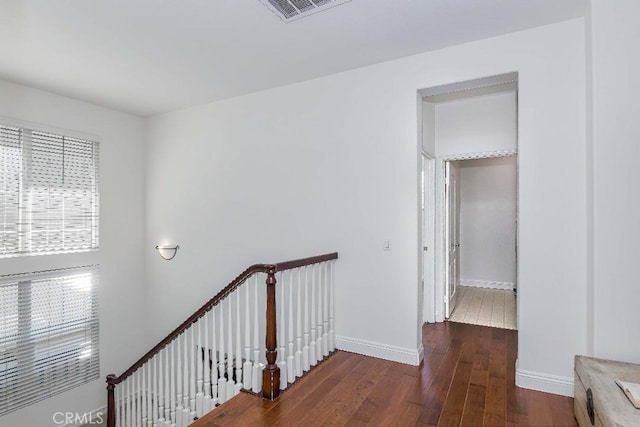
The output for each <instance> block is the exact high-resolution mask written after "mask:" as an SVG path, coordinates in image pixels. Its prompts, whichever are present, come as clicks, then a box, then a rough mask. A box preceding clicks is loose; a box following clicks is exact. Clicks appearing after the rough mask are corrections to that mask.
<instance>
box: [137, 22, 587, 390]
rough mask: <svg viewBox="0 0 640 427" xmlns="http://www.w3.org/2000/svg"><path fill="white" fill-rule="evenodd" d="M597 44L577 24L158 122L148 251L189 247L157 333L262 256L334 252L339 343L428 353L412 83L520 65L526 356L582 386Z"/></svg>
mask: <svg viewBox="0 0 640 427" xmlns="http://www.w3.org/2000/svg"><path fill="white" fill-rule="evenodd" d="M584 45H585V44H584V22H583V20H582V19H578V20H572V21H568V22H564V23H559V24H554V25H550V26H546V27H540V28H537V29H533V30H528V31H524V32H519V33H513V34H509V35H504V36H500V37H496V38H492V39H487V40H483V41H478V42H474V43H469V44H465V45H460V46H457V47H452V48H447V49H443V50H438V51H434V52H430V53H425V54H421V55H416V56H411V57H407V58H402V59H398V60H395V61H391V62H386V63H382V64H378V65H374V66H370V67H365V68H361V69H357V70H353V71H349V72H345V73H341V74H336V75H332V76H328V77H324V78H321V79H317V80H312V81H307V82H303V83H299V84H295V85H290V86H286V87H281V88H276V89H272V90H268V91H263V92H259V93H255V94H251V95H247V96H243V97H239V98H235V99H231V100H227V101H223V102H219V103H212V104H207V105H203V106H199V107H194V108H190V109H186V110H182V111H178V112H174V113H171V114H165V115H162V116H158V117H154V118H152V119H150V120H149V121H148V128H147V130H148V156H147V167H146V170H147V236H148V240H147V242H146V247H152V246H153V245H155V244H157V243H158V242H162V241H163V240H170V241H174V242H176V243H178V244H180V246H181V251H180V253H179V254H178V256H177V257H176V258H175V260H174V261H172V262H165V261H163V260H161V259H159V257H158V256H157V255H155V254H149V256H148V257H147V267H148V281H147V284H148V285H147V286H148V287H147V296H148V298H149V302H150V306H149V311H150V318H149V320H150V322H149V325H150V330H149V334H148V336H149V340H150V341H153V340H155V339H157V338H159V337H160V336H162V335H164V334H165V333H167V332H168V331H169V330H170V329H171V328H172V327H174V326H175V325H177V324H178V322H180V321H182V320H183V319H184V318H185V316H186V315H188V314H189V313H190V312H192V311H193V310H194V309H195V308H196V307H198V306H199V305H200V304H201V303H202V302H203V301H204V300H205V298H209V297H210V296H211V295H213V294H214V293H215V292H216V291H218V290H219V289H221V288H222V287H223V286H224V285H225V284H226V283H228V282H229V281H230V280H231V279H232V278H233V277H234V276H235V275H236V274H237V273H238V272H240V271H241V270H242V269H243V268H244V267H246V266H247V265H249V264H251V263H253V262H262V261H277V260H281V259H287V258H293V257H298V256H302V255H310V254H316V253H322V252H327V251H331V250H337V251H339V252H340V257H341V258H340V260H339V262H338V267H337V271H336V279H337V282H338V283H337V285H338V289H337V294H336V301H337V312H336V321H337V333H338V335H340V336H342V337H348V338H356V339H360V340H364V341H366V343H368V344H369V345H370V346H369V347H366V346H364V347H362V346H361V347H360V349H366V351H368V352H369V353H370V354H380V353H383V354H385V355H386V356H387V357H391V358H395V359H397V360H400V359H403V360H409V359H412V358H414V357H415V355H416V352H417V350H418V349H419V347H420V342H419V333H418V325H419V324H420V323H421V320H422V316H421V313H419V309H418V305H419V304H418V298H417V296H418V289H419V277H418V251H417V248H419V241H418V240H417V239H418V238H419V234H418V221H419V215H418V212H419V209H418V207H419V205H418V202H419V199H418V195H419V191H418V188H417V185H418V183H419V178H418V173H419V168H418V164H419V162H418V161H417V156H418V153H419V151H420V142H419V139H418V138H417V137H416V130H417V129H418V123H417V120H418V115H417V114H416V92H417V90H419V89H421V88H426V87H431V86H435V85H442V84H447V83H452V82H456V81H463V80H469V79H474V78H479V77H484V76H490V75H497V74H504V73H508V72H513V71H518V72H519V107H520V115H519V124H520V126H519V129H520V134H519V137H520V141H519V142H520V143H519V153H520V190H521V192H520V208H521V211H520V224H521V227H520V249H521V254H522V261H521V264H520V267H521V270H520V273H521V276H520V280H519V296H520V297H521V299H522V301H521V306H520V319H519V322H518V324H519V325H520V327H521V328H520V340H519V366H520V369H521V371H522V370H526V371H529V372H536V373H540V374H541V375H543V376H544V375H546V376H548V375H556V376H560V377H562V378H563V381H564V380H566V381H565V383H563V384H564V385H565V386H567V385H570V381H571V379H570V378H571V376H572V364H573V359H572V358H573V355H574V354H575V353H580V352H582V351H584V348H585V341H586V338H585V336H586V330H585V319H586V310H585V307H584V305H583V304H576V301H584V300H585V299H586V296H585V286H584V283H585V271H586V266H585V252H584V251H576V250H575V248H576V247H584V244H585V233H584V230H585V228H586V222H585V214H584V212H585V156H586V154H585V147H584V139H585V135H584V134H585V119H584V115H585V90H584V88H585V67H584V63H585V53H584ZM541 171H544V172H545V173H541ZM558 206H562V209H559V208H558ZM385 239H390V240H391V247H392V250H391V251H388V252H383V251H382V242H383V240H385ZM567 241H571V242H572V244H571V245H567V244H566V242H567ZM548 295H553V298H549V297H548ZM541 313H544V314H545V315H544V316H542V315H541ZM375 343H382V344H384V345H385V346H386V347H385V348H382V347H380V346H377V347H376V344H375ZM413 360H415V359H413ZM529 386H532V385H531V384H529ZM544 386H545V387H546V386H548V387H550V388H552V387H553V385H549V384H546V383H545V384H544Z"/></svg>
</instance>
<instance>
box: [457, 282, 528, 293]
mask: <svg viewBox="0 0 640 427" xmlns="http://www.w3.org/2000/svg"><path fill="white" fill-rule="evenodd" d="M460 286H471V287H474V288H489V289H506V290H510V291H512V290H514V289H515V287H516V284H515V283H513V282H498V281H495V280H474V279H460Z"/></svg>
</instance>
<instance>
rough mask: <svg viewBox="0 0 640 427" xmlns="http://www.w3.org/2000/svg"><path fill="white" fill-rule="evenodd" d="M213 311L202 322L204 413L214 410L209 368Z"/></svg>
mask: <svg viewBox="0 0 640 427" xmlns="http://www.w3.org/2000/svg"><path fill="white" fill-rule="evenodd" d="M210 315H211V311H209V312H207V313H206V314H205V315H204V317H203V318H202V319H200V320H202V323H203V324H204V325H203V326H204V348H203V349H202V366H203V368H204V399H203V407H204V412H205V413H208V412H209V411H211V410H212V409H213V407H212V406H211V369H210V366H209V363H210V360H209V348H210V347H209V316H210Z"/></svg>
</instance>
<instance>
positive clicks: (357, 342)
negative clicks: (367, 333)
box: [336, 335, 424, 366]
mask: <svg viewBox="0 0 640 427" xmlns="http://www.w3.org/2000/svg"><path fill="white" fill-rule="evenodd" d="M336 348H338V350H344V351H348V352H351V353H357V354H362V355H364V356H371V357H377V358H378V359H385V360H391V361H392V362H399V363H404V364H407V365H413V366H418V365H420V362H422V359H423V358H424V347H423V345H422V344H420V347H419V348H417V349H414V350H412V349H410V348H404V347H397V346H394V345H388V344H381V343H378V342H374V341H367V340H361V339H358V338H351V337H345V336H339V335H336Z"/></svg>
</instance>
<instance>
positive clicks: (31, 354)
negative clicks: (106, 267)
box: [0, 266, 100, 416]
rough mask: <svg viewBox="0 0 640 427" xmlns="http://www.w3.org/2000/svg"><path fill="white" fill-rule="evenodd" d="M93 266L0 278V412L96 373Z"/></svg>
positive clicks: (96, 334) (27, 402)
mask: <svg viewBox="0 0 640 427" xmlns="http://www.w3.org/2000/svg"><path fill="white" fill-rule="evenodd" d="M97 282H98V271H97V267H95V266H91V267H80V268H73V269H65V270H57V271H50V272H40V273H30V274H21V275H14V276H5V277H1V278H0V416H2V415H4V414H6V413H8V412H11V411H14V410H16V409H19V408H22V407H24V406H27V405H30V404H32V403H35V402H38V401H40V400H43V399H46V398H49V397H51V396H53V395H55V394H58V393H62V392H64V391H67V390H70V389H72V388H74V387H77V386H78V385H80V384H84V383H87V382H89V381H92V380H95V379H97V378H98V377H99V373H100V363H99V348H98V342H99V325H98V298H97V291H98V283H97Z"/></svg>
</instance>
